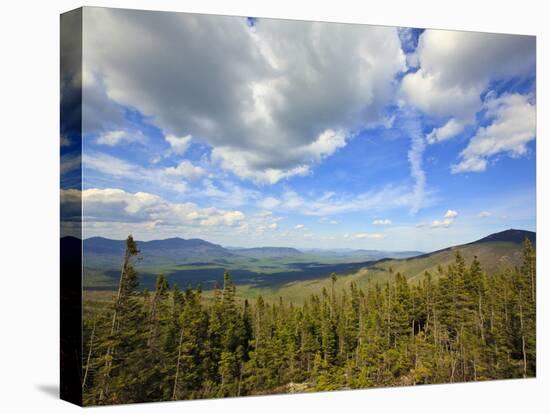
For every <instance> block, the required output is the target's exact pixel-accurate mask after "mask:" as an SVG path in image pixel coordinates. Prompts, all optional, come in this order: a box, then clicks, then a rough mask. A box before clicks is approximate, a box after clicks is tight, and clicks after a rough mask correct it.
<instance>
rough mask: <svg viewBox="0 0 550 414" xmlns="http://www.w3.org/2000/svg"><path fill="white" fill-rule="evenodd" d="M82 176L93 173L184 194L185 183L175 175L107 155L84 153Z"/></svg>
mask: <svg viewBox="0 0 550 414" xmlns="http://www.w3.org/2000/svg"><path fill="white" fill-rule="evenodd" d="M82 167H83V176H84V177H86V176H87V175H88V172H91V171H94V172H96V173H100V174H101V175H102V176H104V177H109V178H108V180H112V178H117V179H121V178H123V179H124V180H128V181H132V182H139V183H140V184H141V185H146V184H148V185H152V186H159V187H162V188H166V189H169V190H171V191H175V192H184V191H186V189H187V184H186V182H185V181H184V180H183V179H182V178H181V177H179V176H177V175H175V174H170V173H168V172H166V171H165V170H163V169H154V168H144V167H141V166H139V165H137V164H133V163H130V162H128V161H125V160H122V159H120V158H117V157H113V156H111V155H107V154H101V153H94V152H86V153H85V154H84V156H83V158H82Z"/></svg>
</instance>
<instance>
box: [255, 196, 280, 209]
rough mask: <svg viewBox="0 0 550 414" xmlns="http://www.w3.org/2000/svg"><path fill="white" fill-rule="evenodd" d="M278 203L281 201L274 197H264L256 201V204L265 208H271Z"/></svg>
mask: <svg viewBox="0 0 550 414" xmlns="http://www.w3.org/2000/svg"><path fill="white" fill-rule="evenodd" d="M280 204H281V202H280V201H279V200H277V199H276V198H274V197H265V198H263V199H262V200H260V201H259V202H258V206H259V207H260V208H263V209H266V210H273V209H274V208H276V207H277V206H279V205H280Z"/></svg>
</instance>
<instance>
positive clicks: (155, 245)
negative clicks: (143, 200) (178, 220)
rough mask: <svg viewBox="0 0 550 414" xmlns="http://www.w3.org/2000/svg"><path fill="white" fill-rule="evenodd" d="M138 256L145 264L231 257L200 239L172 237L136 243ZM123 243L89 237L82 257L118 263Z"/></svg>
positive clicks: (217, 246)
mask: <svg viewBox="0 0 550 414" xmlns="http://www.w3.org/2000/svg"><path fill="white" fill-rule="evenodd" d="M138 246H139V249H140V252H141V254H140V256H141V257H142V258H143V259H144V260H146V261H147V262H158V261H162V260H164V261H166V260H169V261H170V262H173V261H174V260H175V261H178V260H179V261H183V260H186V259H189V258H193V259H204V258H225V257H231V256H233V253H231V252H230V251H229V250H227V249H225V248H223V247H222V246H220V245H219V244H214V243H210V242H207V241H205V240H202V239H182V238H179V237H173V238H170V239H164V240H151V241H138ZM124 248H125V241H124V240H111V239H106V238H104V237H91V238H89V239H86V240H84V257H85V258H86V257H87V258H90V257H94V256H98V257H101V258H103V259H108V258H110V257H113V258H116V263H118V262H120V260H121V257H122V255H123V254H124Z"/></svg>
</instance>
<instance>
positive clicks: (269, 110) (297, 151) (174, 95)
mask: <svg viewBox="0 0 550 414" xmlns="http://www.w3.org/2000/svg"><path fill="white" fill-rule="evenodd" d="M152 16H153V15H152V14H150V13H146V12H142V11H130V10H119V9H118V10H117V9H102V8H89V9H86V10H85V13H84V19H85V22H86V24H85V25H84V27H85V30H86V35H85V36H84V41H85V45H84V47H85V48H86V50H88V51H89V53H87V54H86V55H85V59H84V60H85V61H84V63H83V66H84V70H88V71H89V70H90V69H91V67H92V65H93V70H94V71H95V72H97V73H99V74H100V75H101V77H102V79H103V83H104V86H105V90H106V93H107V95H108V96H109V98H111V99H112V100H114V101H115V102H116V103H118V104H121V105H125V106H130V107H133V108H136V109H137V110H139V111H140V112H141V113H143V114H144V115H145V116H147V117H148V119H149V120H150V121H151V122H152V123H154V124H155V125H156V126H158V127H160V128H161V129H162V130H163V131H166V133H167V134H169V136H170V135H172V136H176V137H182V136H183V137H185V136H187V135H192V136H193V137H194V139H197V140H199V141H202V142H205V143H207V144H208V145H210V146H211V147H213V148H214V150H213V154H212V155H213V159H215V160H217V162H219V163H220V165H221V166H222V167H223V168H224V169H227V170H230V171H232V172H234V173H235V174H237V175H239V176H240V177H242V178H246V179H251V180H256V181H258V182H261V183H266V184H270V183H276V182H278V181H281V180H283V179H285V178H286V177H290V176H293V175H305V174H308V173H309V171H310V169H311V167H312V166H313V165H314V164H315V163H317V162H319V161H320V160H321V159H323V158H324V157H328V156H330V155H331V154H333V153H334V152H335V151H336V150H337V149H338V148H342V147H343V146H344V145H345V144H346V139H347V138H348V137H349V136H350V135H353V134H354V132H355V131H357V130H359V129H362V128H365V127H369V126H370V125H373V124H375V123H380V122H383V121H384V114H383V109H384V108H385V107H386V105H387V104H388V103H390V102H391V100H392V99H393V95H394V89H395V76H396V74H398V73H400V72H401V71H402V70H404V69H405V65H406V62H405V55H404V54H403V52H402V50H401V44H400V41H399V36H398V33H397V29H396V28H392V27H381V26H367V25H348V24H329V23H321V22H303V21H301V22H295V21H285V20H277V19H259V20H258V22H257V24H256V25H255V27H254V30H251V29H250V28H249V27H248V26H247V25H246V19H244V18H238V17H226V16H207V15H194V14H183V13H181V14H172V13H162V12H159V13H155V14H154V17H152ZM190 38H193V39H195V41H193V42H186V41H182V39H190ZM112 39H116V40H117V41H116V42H113V41H112ZM297 39H300V40H299V41H297ZM143 56H148V59H146V60H144V59H143ZM220 61H223V65H218V64H213V63H212V62H220ZM342 68H346V70H342ZM289 149H292V150H289Z"/></svg>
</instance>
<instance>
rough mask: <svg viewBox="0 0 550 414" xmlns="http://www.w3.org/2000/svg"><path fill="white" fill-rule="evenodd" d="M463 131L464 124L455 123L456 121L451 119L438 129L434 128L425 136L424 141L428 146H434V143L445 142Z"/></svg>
mask: <svg viewBox="0 0 550 414" xmlns="http://www.w3.org/2000/svg"><path fill="white" fill-rule="evenodd" d="M463 130H464V124H463V123H460V122H457V120H456V119H454V118H451V119H449V121H448V122H447V123H446V124H445V125H443V126H442V127H440V128H434V129H433V130H432V132H430V133H429V134H428V135H427V136H426V140H427V141H428V143H429V144H435V143H436V142H441V141H445V140H447V139H449V138H453V137H455V136H456V135H458V134H460V133H461V132H462V131H463Z"/></svg>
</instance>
